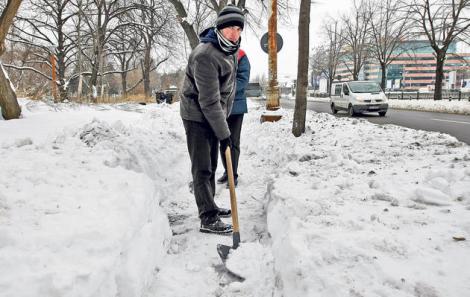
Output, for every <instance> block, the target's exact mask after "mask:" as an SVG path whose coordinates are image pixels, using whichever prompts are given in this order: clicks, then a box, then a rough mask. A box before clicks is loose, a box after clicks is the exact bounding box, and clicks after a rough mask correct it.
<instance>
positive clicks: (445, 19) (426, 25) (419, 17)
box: [409, 0, 470, 100]
mask: <svg viewBox="0 0 470 297" xmlns="http://www.w3.org/2000/svg"><path fill="white" fill-rule="evenodd" d="M409 8H410V10H411V11H412V13H413V15H412V17H413V20H414V21H415V22H416V24H418V26H419V27H420V28H421V32H422V34H424V35H425V36H426V38H427V39H428V40H429V43H430V45H431V48H432V49H433V50H434V56H435V59H436V79H435V87H434V100H441V99H442V81H443V78H444V62H445V59H446V55H447V50H448V49H449V46H450V45H451V44H452V43H453V42H455V41H457V39H458V38H461V39H463V40H465V39H468V29H469V27H470V18H469V17H468V16H469V8H470V1H469V0H411V3H410V4H409Z"/></svg>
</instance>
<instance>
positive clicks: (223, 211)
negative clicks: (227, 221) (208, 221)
mask: <svg viewBox="0 0 470 297" xmlns="http://www.w3.org/2000/svg"><path fill="white" fill-rule="evenodd" d="M231 216H232V211H231V210H230V209H227V208H222V207H219V217H220V218H230V217H231Z"/></svg>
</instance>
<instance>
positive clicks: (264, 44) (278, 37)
mask: <svg viewBox="0 0 470 297" xmlns="http://www.w3.org/2000/svg"><path fill="white" fill-rule="evenodd" d="M260 44H261V48H262V49H263V51H264V52H265V53H268V32H266V33H264V35H263V36H262V37H261V40H260ZM276 44H277V52H279V51H280V50H281V48H282V45H283V44H284V41H283V40H282V36H281V35H280V34H279V33H276Z"/></svg>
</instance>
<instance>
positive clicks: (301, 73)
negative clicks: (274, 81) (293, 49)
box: [292, 0, 311, 137]
mask: <svg viewBox="0 0 470 297" xmlns="http://www.w3.org/2000/svg"><path fill="white" fill-rule="evenodd" d="M310 1H311V0H301V1H300V11H299V26H298V32H299V54H298V62H297V84H296V92H295V108H294V119H293V122H292V134H294V136H295V137H299V136H300V135H302V134H303V133H304V132H305V115H306V112H307V86H308V51H309V48H310V39H309V32H310V31H309V28H310V6H311V3H310Z"/></svg>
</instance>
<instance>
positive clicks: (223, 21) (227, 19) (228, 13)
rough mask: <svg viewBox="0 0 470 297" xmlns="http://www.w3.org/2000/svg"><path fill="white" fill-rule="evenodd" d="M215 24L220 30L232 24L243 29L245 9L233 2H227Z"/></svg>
mask: <svg viewBox="0 0 470 297" xmlns="http://www.w3.org/2000/svg"><path fill="white" fill-rule="evenodd" d="M215 25H216V27H217V29H218V30H222V29H223V28H227V27H230V26H238V27H240V28H242V29H243V27H244V26H245V17H244V16H243V11H242V10H241V9H240V8H238V7H237V6H235V5H233V4H227V6H225V7H224V8H222V10H221V11H220V12H219V15H218V16H217V20H216V21H215Z"/></svg>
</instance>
